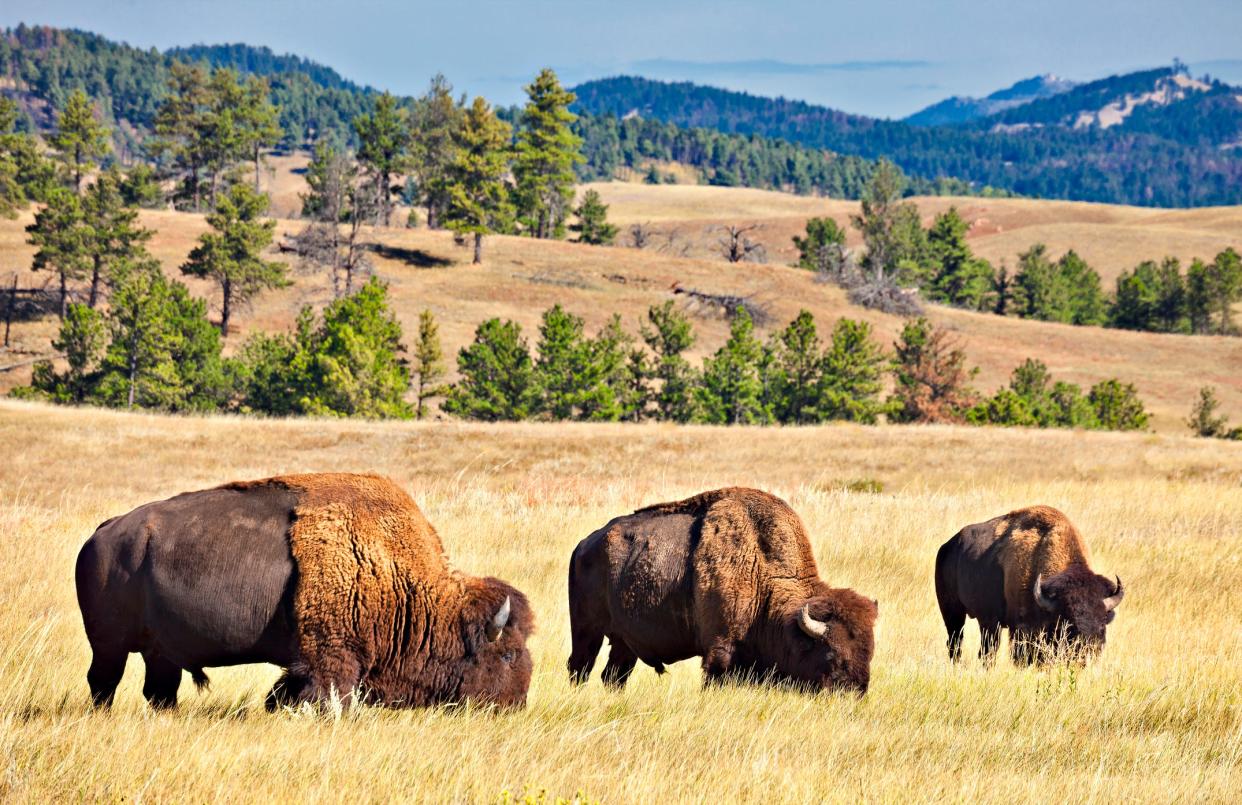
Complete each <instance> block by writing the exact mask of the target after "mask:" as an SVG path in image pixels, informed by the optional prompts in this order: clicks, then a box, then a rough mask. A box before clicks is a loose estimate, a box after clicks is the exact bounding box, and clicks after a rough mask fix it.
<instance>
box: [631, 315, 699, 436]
mask: <svg viewBox="0 0 1242 805" xmlns="http://www.w3.org/2000/svg"><path fill="white" fill-rule="evenodd" d="M647 324H650V325H651V326H650V327H648V326H647ZM640 334H641V335H642V338H643V341H644V342H646V344H647V346H648V347H650V349H651V351H652V352H654V353H655V357H656V364H655V369H654V377H655V379H656V380H658V381H659V383H660V386H659V390H658V392H657V393H656V409H657V413H658V416H659V418H660V419H662V420H665V421H671V422H689V421H690V420H691V418H692V417H693V416H694V408H695V406H694V387H695V385H696V384H697V378H696V377H695V372H694V369H693V368H692V367H691V366H690V363H689V362H688V361H687V360H686V359H685V357H683V354H684V353H685V351H686V350H688V349H690V347H692V346H694V328H693V327H692V326H691V324H690V320H689V319H688V318H686V316H685V314H684V313H682V312H681V311H680V310H678V309H677V308H676V306H675V305H674V304H673V302H672V300H669V301H667V302H665V303H664V304H663V305H658V306H655V305H653V306H652V307H650V308H648V310H647V323H645V324H643V325H641V327H640Z"/></svg>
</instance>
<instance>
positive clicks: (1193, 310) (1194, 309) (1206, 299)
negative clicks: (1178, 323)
mask: <svg viewBox="0 0 1242 805" xmlns="http://www.w3.org/2000/svg"><path fill="white" fill-rule="evenodd" d="M1209 274H1210V271H1209V269H1208V266H1207V264H1206V263H1204V262H1203V261H1202V260H1200V259H1199V258H1197V257H1196V258H1195V259H1194V261H1193V262H1191V264H1190V268H1188V269H1186V318H1187V320H1188V324H1189V327H1190V332H1192V333H1197V334H1201V333H1208V332H1210V331H1211V329H1212V289H1211V279H1210V277H1209Z"/></svg>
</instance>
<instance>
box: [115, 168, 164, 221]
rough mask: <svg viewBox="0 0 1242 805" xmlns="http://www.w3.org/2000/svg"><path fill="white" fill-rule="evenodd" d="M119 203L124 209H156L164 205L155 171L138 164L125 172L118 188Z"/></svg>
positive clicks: (162, 194)
mask: <svg viewBox="0 0 1242 805" xmlns="http://www.w3.org/2000/svg"><path fill="white" fill-rule="evenodd" d="M118 189H119V191H120V193H121V201H122V203H124V205H125V206H126V207H141V208H143V209H147V210H153V209H158V208H159V207H161V206H163V204H164V189H163V188H162V187H160V183H159V180H158V179H157V178H156V175H155V169H154V168H152V167H151V166H150V165H148V164H146V163H145V162H140V163H138V164H137V165H135V166H134V167H132V168H130V169H129V170H128V171H126V173H125V175H124V176H123V177H122V178H121V183H120V186H119V188H118Z"/></svg>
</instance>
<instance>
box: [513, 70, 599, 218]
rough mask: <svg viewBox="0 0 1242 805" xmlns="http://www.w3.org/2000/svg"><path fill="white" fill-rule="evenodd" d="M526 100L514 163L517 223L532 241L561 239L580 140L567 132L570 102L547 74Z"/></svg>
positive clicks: (532, 85) (567, 94) (569, 94)
mask: <svg viewBox="0 0 1242 805" xmlns="http://www.w3.org/2000/svg"><path fill="white" fill-rule="evenodd" d="M526 94H527V96H528V98H529V100H528V101H527V103H526V107H525V109H523V110H522V128H521V130H520V131H519V132H518V141H517V148H516V152H515V154H514V163H513V178H514V181H515V183H516V190H515V193H514V196H515V199H516V202H517V212H518V218H519V219H520V220H521V222H522V224H523V226H524V227H525V229H526V231H527V232H528V233H530V235H531V236H533V237H536V238H554V237H555V238H560V237H564V230H565V218H566V216H567V215H568V213H569V208H570V205H571V204H572V203H573V194H574V191H573V188H574V179H575V177H574V166H575V165H577V164H578V163H579V162H581V161H582V155H581V153H580V152H579V150H580V149H581V147H582V138H581V137H579V136H578V135H576V134H574V133H573V130H572V129H571V128H570V124H572V123H573V122H574V120H575V116H574V115H573V113H571V112H570V111H569V106H570V104H572V103H573V102H574V100H575V96H574V94H573V93H572V92H569V91H568V90H566V89H564V88H563V87H561V82H560V81H559V80H558V79H557V77H556V73H554V72H552V70H550V69H547V68H545V69H543V70H542V71H540V73H539V75H538V76H536V78H535V80H534V81H533V82H531V83H530V84H529V85H528V86H527V87H526Z"/></svg>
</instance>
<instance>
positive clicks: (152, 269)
mask: <svg viewBox="0 0 1242 805" xmlns="http://www.w3.org/2000/svg"><path fill="white" fill-rule="evenodd" d="M114 281H115V287H114V288H113V291H112V298H111V300H110V304H109V312H108V324H109V329H110V331H111V341H110V343H109V345H108V351H107V356H106V357H105V359H104V363H103V377H102V379H101V380H100V383H99V394H100V396H101V398H102V399H103V401H104V402H106V403H107V404H110V405H115V406H119V407H125V408H133V407H135V406H138V407H142V408H160V407H164V405H165V403H166V402H167V401H168V399H169V397H170V396H172V395H171V394H170V390H174V389H176V388H177V387H178V386H179V385H180V384H179V378H178V374H177V365H176V363H175V362H174V360H173V355H172V344H171V342H172V340H173V339H174V337H175V333H173V332H171V331H170V328H169V324H168V318H169V313H170V310H169V309H170V306H171V304H172V300H171V293H170V290H169V285H168V281H167V280H166V279H165V278H164V274H163V272H162V271H161V269H160V265H159V263H158V262H157V261H156V260H154V259H151V258H145V259H142V260H138V261H131V262H128V263H125V264H124V265H121V266H118V267H117V270H116V274H115V278H114Z"/></svg>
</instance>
